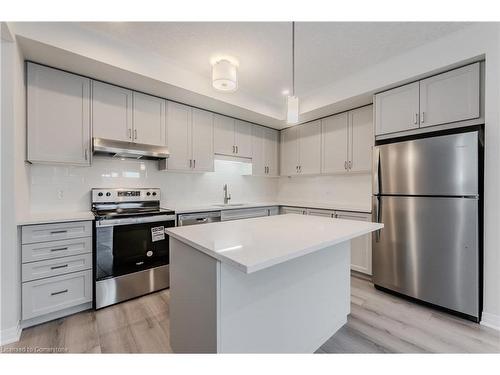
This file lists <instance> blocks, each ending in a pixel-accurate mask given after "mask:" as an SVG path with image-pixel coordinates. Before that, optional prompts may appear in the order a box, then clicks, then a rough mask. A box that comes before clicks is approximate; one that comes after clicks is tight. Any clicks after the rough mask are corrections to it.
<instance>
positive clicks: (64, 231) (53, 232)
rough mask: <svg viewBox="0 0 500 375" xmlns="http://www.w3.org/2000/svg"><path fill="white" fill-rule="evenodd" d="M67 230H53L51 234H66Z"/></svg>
mask: <svg viewBox="0 0 500 375" xmlns="http://www.w3.org/2000/svg"><path fill="white" fill-rule="evenodd" d="M66 232H67V230H53V231H51V232H50V234H59V233H66Z"/></svg>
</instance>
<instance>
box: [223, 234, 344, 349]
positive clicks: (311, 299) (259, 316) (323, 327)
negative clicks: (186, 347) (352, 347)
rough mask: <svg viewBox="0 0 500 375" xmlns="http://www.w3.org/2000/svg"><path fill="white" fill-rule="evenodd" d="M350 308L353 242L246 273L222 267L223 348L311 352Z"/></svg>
mask: <svg viewBox="0 0 500 375" xmlns="http://www.w3.org/2000/svg"><path fill="white" fill-rule="evenodd" d="M349 313H350V241H346V242H344V243H341V244H338V245H334V246H331V247H328V248H325V249H323V250H320V251H317V252H315V253H312V254H308V255H305V256H302V257H299V258H296V259H293V260H290V261H288V262H284V263H282V264H279V265H276V266H273V267H270V268H267V269H264V270H261V271H258V272H255V273H251V274H245V273H243V272H241V271H239V270H237V269H236V268H234V267H232V266H231V265H228V264H225V263H222V264H221V266H220V315H219V318H220V332H219V334H220V342H219V351H220V352H223V353H313V352H314V351H316V350H317V349H318V348H319V347H320V346H321V345H322V344H323V343H324V342H325V341H326V340H327V339H328V338H330V337H331V336H332V335H333V334H334V333H335V332H336V331H337V330H338V329H339V328H340V327H342V326H343V325H344V324H345V323H346V322H347V315H348V314H349Z"/></svg>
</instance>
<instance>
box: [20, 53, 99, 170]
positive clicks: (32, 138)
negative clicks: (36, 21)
mask: <svg viewBox="0 0 500 375" xmlns="http://www.w3.org/2000/svg"><path fill="white" fill-rule="evenodd" d="M27 70H28V72H27V73H28V74H27V135H28V141H27V146H28V150H27V151H28V152H27V158H28V160H29V161H30V162H33V163H37V162H40V163H67V164H73V165H90V150H91V139H90V129H91V125H90V124H91V123H90V80H89V79H88V78H84V77H81V76H77V75H74V74H70V73H66V72H63V71H60V70H56V69H52V68H48V67H45V66H41V65H37V64H33V63H28V64H27Z"/></svg>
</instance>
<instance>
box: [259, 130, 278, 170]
mask: <svg viewBox="0 0 500 375" xmlns="http://www.w3.org/2000/svg"><path fill="white" fill-rule="evenodd" d="M278 142H279V140H278V131H277V130H273V129H269V128H266V127H264V126H259V125H254V126H253V127H252V174H253V175H254V176H278Z"/></svg>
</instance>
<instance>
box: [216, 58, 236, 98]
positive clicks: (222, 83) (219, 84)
mask: <svg viewBox="0 0 500 375" xmlns="http://www.w3.org/2000/svg"><path fill="white" fill-rule="evenodd" d="M237 73H238V72H237V69H236V66H235V65H233V64H231V62H230V61H228V60H219V61H217V62H216V63H215V64H214V65H213V67H212V86H213V87H214V88H215V89H216V90H219V91H235V90H236V89H237V88H238V76H237Z"/></svg>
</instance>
